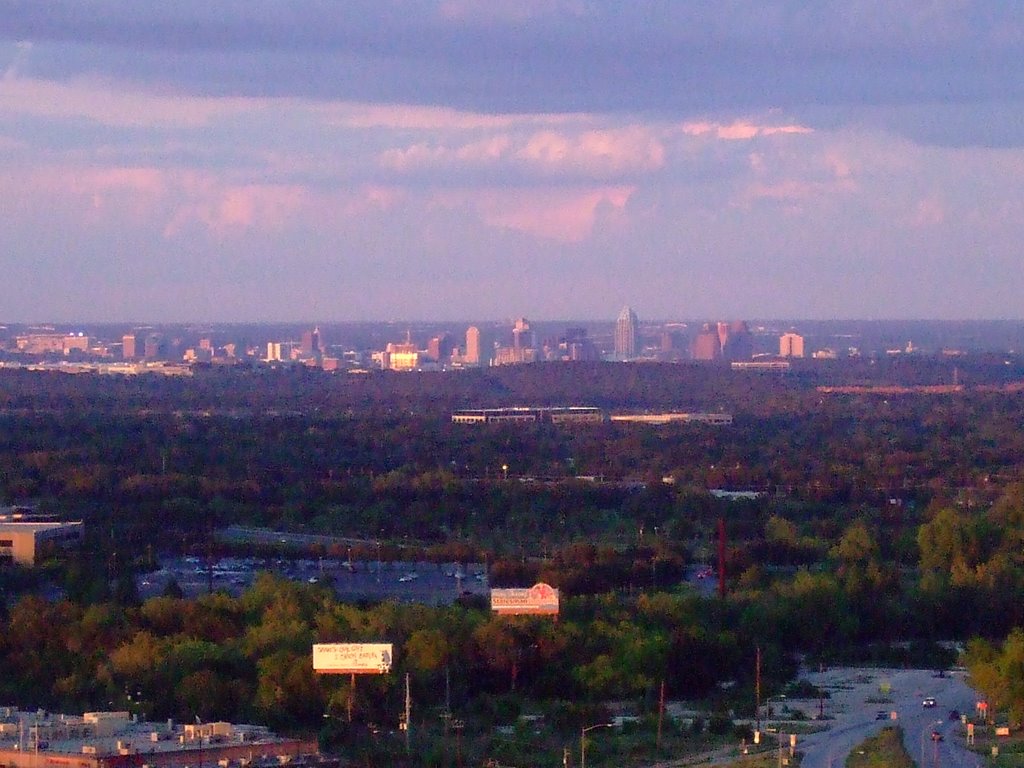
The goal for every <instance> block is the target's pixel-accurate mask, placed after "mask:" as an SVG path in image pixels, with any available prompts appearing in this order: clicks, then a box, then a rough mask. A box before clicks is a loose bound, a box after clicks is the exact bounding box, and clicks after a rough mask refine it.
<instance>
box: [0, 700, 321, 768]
mask: <svg viewBox="0 0 1024 768" xmlns="http://www.w3.org/2000/svg"><path fill="white" fill-rule="evenodd" d="M318 760H319V749H318V747H317V744H316V743H315V742H308V741H302V740H299V739H285V738H280V737H278V736H275V735H274V734H272V733H271V732H270V731H269V730H268V729H266V728H264V727H263V726H256V725H235V724H232V723H226V722H215V723H202V724H199V723H197V724H188V725H184V726H182V725H176V724H175V723H174V722H173V721H170V720H168V721H166V722H161V723H150V722H146V721H139V720H137V719H136V718H135V717H134V716H132V715H130V714H129V713H128V712H125V711H119V712H86V713H84V714H82V715H63V714H54V713H50V712H43V711H37V712H22V711H19V710H17V709H15V708H13V707H0V765H4V766H9V767H10V768H143V766H151V768H187V767H191V766H203V765H208V766H214V765H217V766H221V768H230V767H231V766H239V768H240V767H241V766H258V765H268V766H270V765H273V766H279V765H283V764H286V763H291V764H295V763H302V762H304V763H312V762H316V761H318Z"/></svg>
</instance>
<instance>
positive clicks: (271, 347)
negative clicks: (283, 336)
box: [266, 341, 281, 363]
mask: <svg viewBox="0 0 1024 768" xmlns="http://www.w3.org/2000/svg"><path fill="white" fill-rule="evenodd" d="M266 360H267V362H268V363H279V362H281V342H280V341H268V342H267V358H266Z"/></svg>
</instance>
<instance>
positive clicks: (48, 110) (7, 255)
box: [0, 0, 1024, 322]
mask: <svg viewBox="0 0 1024 768" xmlns="http://www.w3.org/2000/svg"><path fill="white" fill-rule="evenodd" d="M1022 235H1024V4H1021V3H1019V2H1016V0H987V1H982V0H844V1H843V2H833V1H832V0H816V1H815V2H812V3H808V2H806V0H630V1H629V2H623V1H622V0H244V1H243V0H213V1H212V2H211V0H202V1H200V0H174V2H167V1H166V0H159V1H157V0H46V2H40V0H0V274H3V275H4V276H5V280H4V281H3V285H4V289H3V290H2V292H0V322H41V321H50V322H59V321H152V322H157V321H167V322H169V321H239V322H244V321H253V322H256V321H284V320H323V321H328V320H332V321H341V320H417V319H421V320H463V319H475V318H503V317H514V316H526V317H529V318H535V319H538V320H539V319H562V318H578V319H590V320H596V319H609V320H611V319H614V317H615V316H616V315H617V314H618V312H619V310H620V309H621V308H622V306H623V305H627V304H628V305H630V306H632V307H633V308H634V309H635V310H636V312H637V313H638V315H639V316H640V318H641V320H644V319H672V318H700V317H706V318H708V319H719V318H818V319H830V318H872V319H885V318H921V319H965V318H1007V319H1014V318H1024V264H1022V261H1024V260H1022V248H1024V237H1022Z"/></svg>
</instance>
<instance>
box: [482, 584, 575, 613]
mask: <svg viewBox="0 0 1024 768" xmlns="http://www.w3.org/2000/svg"><path fill="white" fill-rule="evenodd" d="M491 610H492V611H494V612H495V613H499V614H508V615H517V614H541V615H558V590H557V589H555V588H554V587H552V586H551V585H550V584H544V583H543V582H541V583H539V584H534V585H533V586H532V587H530V588H529V589H492V590H491Z"/></svg>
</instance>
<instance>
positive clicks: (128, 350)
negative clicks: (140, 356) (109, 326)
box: [121, 333, 135, 360]
mask: <svg viewBox="0 0 1024 768" xmlns="http://www.w3.org/2000/svg"><path fill="white" fill-rule="evenodd" d="M121 357H122V358H123V359H125V360H134V359H135V334H134V333H126V334H125V335H124V336H122V337H121Z"/></svg>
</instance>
